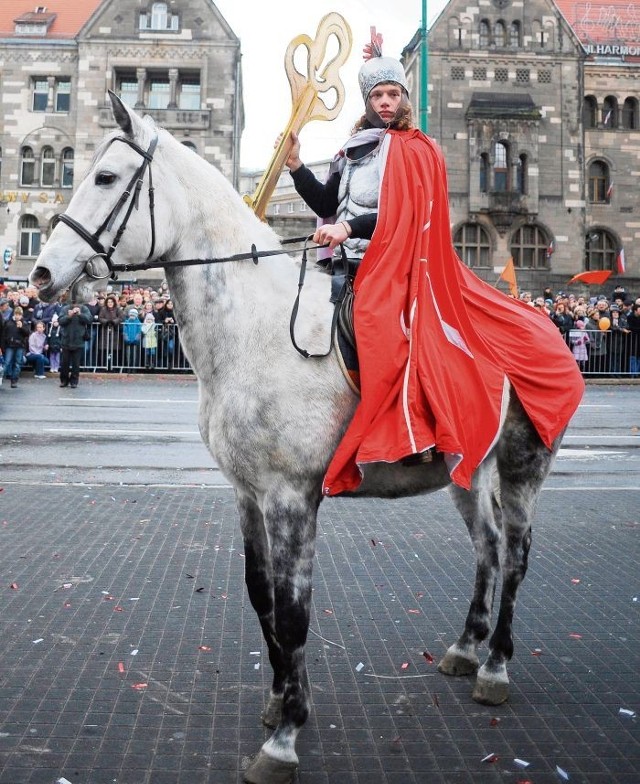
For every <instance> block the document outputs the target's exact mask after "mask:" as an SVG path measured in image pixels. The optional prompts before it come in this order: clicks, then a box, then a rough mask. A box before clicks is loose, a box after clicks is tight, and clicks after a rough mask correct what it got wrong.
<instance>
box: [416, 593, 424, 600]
mask: <svg viewBox="0 0 640 784" xmlns="http://www.w3.org/2000/svg"><path fill="white" fill-rule="evenodd" d="M423 596H424V591H418V593H417V594H416V599H422V597H423Z"/></svg>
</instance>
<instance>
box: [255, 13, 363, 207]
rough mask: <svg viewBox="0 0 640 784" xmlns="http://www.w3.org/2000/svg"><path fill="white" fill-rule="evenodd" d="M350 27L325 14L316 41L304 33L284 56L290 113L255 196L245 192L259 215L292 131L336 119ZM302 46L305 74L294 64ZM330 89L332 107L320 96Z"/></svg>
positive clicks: (342, 94) (342, 95)
mask: <svg viewBox="0 0 640 784" xmlns="http://www.w3.org/2000/svg"><path fill="white" fill-rule="evenodd" d="M332 35H335V37H336V38H337V41H338V51H337V53H336V55H335V57H333V58H332V59H331V60H329V62H328V63H327V64H326V66H325V67H324V69H323V70H322V72H320V68H321V67H322V62H323V60H324V58H325V55H326V52H327V44H328V42H329V38H330V36H332ZM351 40H352V39H351V28H350V27H349V25H348V24H347V22H346V20H345V19H344V18H343V17H342V16H340V14H338V13H336V12H335V11H333V12H332V13H330V14H327V15H326V16H323V17H322V19H321V20H320V24H319V25H318V30H317V32H316V38H315V41H314V40H312V39H311V38H309V36H308V35H305V34H302V35H299V36H297V37H296V38H294V39H293V41H291V43H290V44H289V46H288V47H287V51H286V53H285V58H284V67H285V70H286V72H287V78H288V79H289V84H290V86H291V117H290V118H289V122H288V124H287V127H286V129H285V130H284V132H283V133H282V137H281V139H280V142H279V144H278V146H277V147H276V149H275V150H274V153H273V156H272V158H271V161H270V162H269V165H268V166H267V168H266V170H265V172H264V174H263V175H262V179H261V180H260V182H259V184H258V187H257V188H256V191H255V193H254V194H253V196H248V195H247V196H245V197H244V200H245V202H246V203H247V204H248V205H249V206H250V207H251V209H252V210H253V211H254V212H255V213H256V215H257V216H258V217H259V218H261V219H264V215H265V212H266V209H267V204H268V203H269V199H270V198H271V194H272V193H273V190H274V188H275V187H276V183H277V182H278V178H279V177H280V173H281V172H282V169H283V167H284V162H285V161H286V160H287V158H288V157H289V153H290V152H291V147H292V146H293V143H292V141H291V132H292V131H294V132H295V133H299V131H300V129H301V128H302V127H303V126H304V125H305V124H306V123H308V122H309V121H310V120H334V119H335V118H336V117H337V116H338V114H340V110H341V109H342V106H343V104H344V99H345V89H344V85H343V84H342V80H341V79H340V76H339V70H340V68H341V67H342V66H343V65H344V63H345V61H346V60H347V58H348V57H349V54H350V52H351ZM299 46H304V47H305V48H306V50H307V74H306V75H305V74H302V73H300V71H298V69H297V68H296V66H295V63H294V55H295V52H296V50H297V49H298V47H299ZM331 90H333V91H335V95H336V101H335V103H334V104H333V106H332V107H329V106H328V105H327V104H326V103H325V102H324V101H323V100H322V98H321V96H322V95H326V94H327V93H329V92H330V91H331Z"/></svg>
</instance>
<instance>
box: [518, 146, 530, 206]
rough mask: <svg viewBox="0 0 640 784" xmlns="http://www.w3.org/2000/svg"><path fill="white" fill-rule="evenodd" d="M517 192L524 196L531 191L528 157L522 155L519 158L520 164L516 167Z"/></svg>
mask: <svg viewBox="0 0 640 784" xmlns="http://www.w3.org/2000/svg"><path fill="white" fill-rule="evenodd" d="M516 177H517V182H516V190H517V191H518V193H521V194H522V195H523V196H524V195H525V194H526V193H527V191H528V190H529V182H528V180H529V172H528V163H527V156H526V155H525V154H524V153H522V155H520V156H519V157H518V163H517V166H516Z"/></svg>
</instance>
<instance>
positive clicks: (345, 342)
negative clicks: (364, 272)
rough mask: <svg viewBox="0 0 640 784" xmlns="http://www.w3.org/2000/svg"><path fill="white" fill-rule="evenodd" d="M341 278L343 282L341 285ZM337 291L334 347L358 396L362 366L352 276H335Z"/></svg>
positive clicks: (352, 388)
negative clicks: (355, 319)
mask: <svg viewBox="0 0 640 784" xmlns="http://www.w3.org/2000/svg"><path fill="white" fill-rule="evenodd" d="M340 278H342V282H341V285H340ZM334 287H335V288H336V289H337V293H336V295H335V299H334V297H333V296H332V298H331V301H332V302H333V303H334V308H335V310H336V328H335V330H334V332H333V347H334V350H335V352H336V357H337V359H338V364H339V365H340V369H341V370H342V373H343V375H344V377H345V379H346V381H347V383H348V384H349V386H350V387H351V390H352V391H353V392H355V394H356V395H359V394H360V366H359V363H358V350H357V347H356V335H355V330H354V327H353V300H354V296H355V295H354V292H353V277H352V276H351V275H335V276H334V278H333V280H332V281H331V289H332V293H333V291H334Z"/></svg>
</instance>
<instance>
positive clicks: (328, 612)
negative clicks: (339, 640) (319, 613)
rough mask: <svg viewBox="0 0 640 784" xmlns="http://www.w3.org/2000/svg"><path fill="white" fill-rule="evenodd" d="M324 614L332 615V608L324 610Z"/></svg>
mask: <svg viewBox="0 0 640 784" xmlns="http://www.w3.org/2000/svg"><path fill="white" fill-rule="evenodd" d="M324 613H325V615H333V610H325V611H324Z"/></svg>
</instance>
